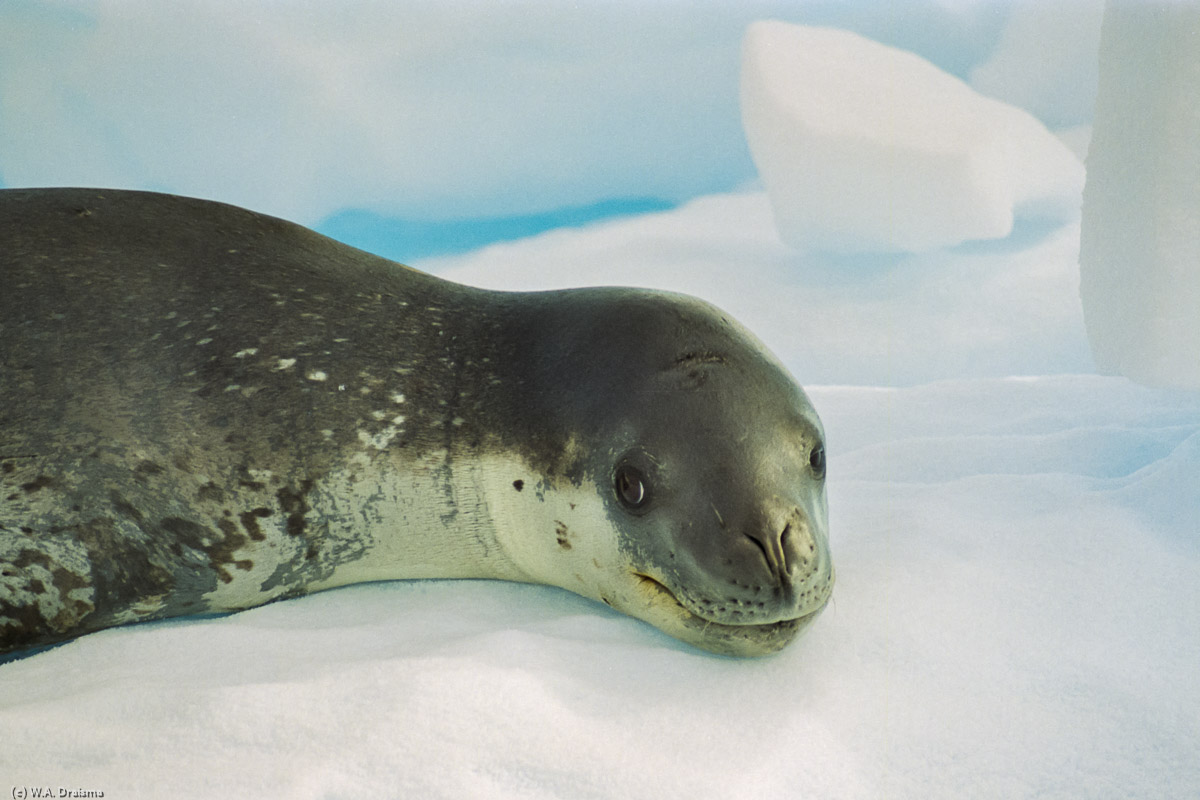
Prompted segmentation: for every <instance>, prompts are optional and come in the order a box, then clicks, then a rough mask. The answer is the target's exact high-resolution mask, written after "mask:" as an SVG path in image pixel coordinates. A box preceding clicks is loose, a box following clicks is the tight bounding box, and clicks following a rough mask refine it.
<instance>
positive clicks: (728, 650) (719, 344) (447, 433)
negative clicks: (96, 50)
mask: <svg viewBox="0 0 1200 800" xmlns="http://www.w3.org/2000/svg"><path fill="white" fill-rule="evenodd" d="M0 280H2V285H3V292H2V293H0V651H2V652H9V653H11V652H15V651H21V650H25V649H28V648H35V647H38V646H42V645H48V644H51V643H55V642H60V641H64V640H67V639H70V638H73V637H76V636H79V635H81V634H85V633H88V632H91V631H96V630H99V629H102V628H107V627H110V626H115V625H122V624H126V623H131V622H137V621H140V620H153V619H162V618H167V617H177V616H183V615H189V614H197V613H212V612H230V611H235V610H238V609H245V608H249V607H253V606H258V605H261V604H263V603H267V602H269V601H273V600H278V599H281V598H288V597H294V596H297V595H303V594H306V593H309V592H315V591H319V590H322V589H327V588H331V587H336V586H340V585H344V584H350V583H356V582H362V581H374V580H383V579H404V578H491V579H502V580H510V581H526V582H534V583H544V584H550V585H553V586H559V587H563V588H565V589H568V590H570V591H573V592H577V593H578V594H581V595H584V596H585V597H589V598H593V599H595V600H597V601H599V602H603V603H607V604H608V605H610V606H612V607H613V608H615V609H617V610H619V611H621V612H624V613H626V614H629V615H631V616H633V617H637V618H639V619H642V620H645V621H646V622H648V623H650V624H652V625H654V626H657V627H658V628H660V629H661V630H663V631H665V632H666V633H668V634H670V635H672V636H675V637H677V638H679V639H681V640H683V641H685V642H688V643H690V644H692V645H694V646H696V647H698V648H702V649H704V650H708V651H712V652H715V653H721V654H729V655H737V656H757V655H763V654H766V653H770V652H774V651H777V650H779V649H780V648H782V647H783V646H784V645H786V644H787V643H788V642H789V641H791V640H792V639H793V638H794V637H795V636H796V635H797V634H798V633H799V632H800V631H801V630H802V629H804V628H805V627H806V626H807V625H808V624H809V622H811V621H812V619H813V618H814V617H815V616H816V615H817V613H818V612H819V611H820V610H821V609H822V608H823V607H824V605H825V604H826V601H827V600H828V598H829V596H830V592H831V589H832V585H833V575H834V573H833V567H832V563H831V560H830V554H829V544H828V533H827V521H826V520H827V511H826V500H825V485H824V484H825V449H824V432H823V429H822V426H821V422H820V419H819V418H818V416H817V413H816V412H815V411H814V410H813V407H812V405H811V404H810V403H809V400H808V398H807V397H806V395H805V393H804V392H803V390H802V389H801V388H800V387H799V386H798V385H797V383H796V381H795V380H794V379H793V378H792V377H791V376H790V375H789V374H788V372H787V370H786V369H785V368H784V367H783V366H782V365H781V364H780V363H779V362H778V361H777V360H776V359H775V358H774V357H773V356H772V355H771V354H769V353H768V352H767V350H766V349H765V347H764V346H763V345H762V344H761V343H760V342H759V341H758V340H757V339H755V338H754V337H753V336H752V335H751V334H749V333H748V332H747V331H746V330H745V329H743V328H742V327H741V326H740V325H738V324H737V323H736V322H734V321H733V320H732V319H731V318H730V317H728V316H727V315H726V314H724V313H723V312H721V311H720V310H718V309H716V308H714V307H713V306H711V305H709V304H707V303H704V302H702V301H700V300H697V299H695V298H691V297H687V296H684V295H678V294H670V293H665V292H657V291H647V290H641V289H628V288H612V287H609V288H590V289H574V290H566V291H552V292H494V291H486V290H482V289H477V288H472V287H468V286H464V285H459V284H455V283H451V282H448V281H445V280H441V279H439V278H436V277H434V276H431V275H428V274H425V273H422V272H419V271H417V270H414V269H411V268H409V267H406V266H403V265H400V264H397V263H395V262H391V261H388V260H385V259H382V258H379V257H376V256H373V255H370V254H368V253H366V252H363V251H361V250H357V249H355V248H352V247H349V246H346V245H343V244H340V243H338V242H335V241H333V240H331V239H328V238H325V237H323V236H321V235H319V234H317V233H314V232H313V231H310V230H308V229H306V228H303V227H300V226H298V225H295V224H292V223H289V222H285V221H283V220H279V219H275V218H272V217H268V216H264V215H261V214H256V213H253V212H250V211H246V210H243V209H240V208H236V207H233V206H229V205H224V204H220V203H215V202H209V201H203V200H196V199H188V198H183V197H177V196H171V195H163V194H154V193H146V192H130V191H115V190H114V191H108V190H96V189H6V190H3V191H0Z"/></svg>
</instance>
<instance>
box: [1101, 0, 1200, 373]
mask: <svg viewBox="0 0 1200 800" xmlns="http://www.w3.org/2000/svg"><path fill="white" fill-rule="evenodd" d="M1198 43H1200V5H1197V4H1195V3H1142V2H1112V3H1109V5H1108V8H1107V10H1106V12H1105V18H1104V31H1103V38H1102V42H1101V48H1100V89H1099V95H1098V97H1097V100H1096V120H1095V124H1094V127H1093V132H1092V143H1091V149H1090V150H1089V153H1088V161H1087V164H1088V180H1087V187H1086V189H1085V191H1084V205H1083V228H1082V244H1081V250H1080V271H1081V285H1080V290H1081V294H1082V298H1083V309H1084V314H1085V317H1086V320H1087V332H1088V338H1089V340H1090V341H1091V345H1092V351H1093V353H1094V354H1095V357H1096V363H1097V364H1098V366H1099V367H1100V368H1101V369H1102V370H1103V371H1106V372H1112V373H1119V374H1123V375H1128V376H1129V377H1131V378H1134V379H1135V380H1138V381H1142V382H1145V383H1148V384H1152V385H1159V386H1177V387H1186V388H1191V389H1200V105H1197V103H1196V97H1197V92H1200V46H1197V44H1198Z"/></svg>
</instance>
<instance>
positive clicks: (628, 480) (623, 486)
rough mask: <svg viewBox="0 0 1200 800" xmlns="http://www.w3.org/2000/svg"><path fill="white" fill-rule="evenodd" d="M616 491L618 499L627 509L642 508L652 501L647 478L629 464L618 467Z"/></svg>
mask: <svg viewBox="0 0 1200 800" xmlns="http://www.w3.org/2000/svg"><path fill="white" fill-rule="evenodd" d="M616 489H617V497H618V498H619V499H620V500H621V502H622V503H624V504H625V507H626V508H641V507H642V506H644V505H645V504H646V501H647V500H649V499H650V498H649V493H648V492H647V491H646V479H645V477H644V476H643V475H642V473H641V472H639V471H638V470H637V469H636V468H635V467H631V466H629V465H628V464H623V465H621V466H620V467H617V476H616Z"/></svg>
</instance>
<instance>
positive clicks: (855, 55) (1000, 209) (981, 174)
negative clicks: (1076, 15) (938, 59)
mask: <svg viewBox="0 0 1200 800" xmlns="http://www.w3.org/2000/svg"><path fill="white" fill-rule="evenodd" d="M741 98H742V123H743V126H744V127H745V129H746V139H747V141H748V142H749V144H750V152H751V154H752V155H753V157H754V163H755V164H756V165H757V166H758V172H759V175H760V176H761V177H762V180H763V183H764V184H765V185H766V188H767V192H768V194H769V195H770V198H771V203H772V205H773V207H774V210H775V220H776V223H777V225H778V227H779V232H780V235H781V236H782V238H783V239H784V241H786V242H788V243H789V244H791V245H792V246H794V247H797V248H800V249H805V250H833V251H839V252H863V251H866V252H892V251H911V252H920V251H928V250H934V249H937V248H941V247H947V246H952V245H957V244H960V243H962V242H965V241H969V240H973V239H998V238H1003V237H1006V236H1008V235H1009V234H1010V233H1011V232H1012V228H1013V221H1014V219H1015V218H1017V217H1018V216H1037V215H1049V216H1055V217H1059V218H1064V217H1068V216H1070V215H1072V214H1074V213H1075V211H1076V210H1077V209H1078V204H1079V193H1080V191H1081V190H1082V187H1083V178H1084V173H1083V165H1082V164H1081V163H1080V162H1079V160H1078V159H1077V158H1076V157H1075V156H1074V154H1072V153H1071V152H1070V150H1069V149H1068V148H1067V147H1066V146H1065V145H1063V143H1062V142H1060V141H1059V140H1058V139H1057V138H1055V137H1054V136H1053V135H1052V134H1051V133H1050V132H1049V131H1047V130H1046V128H1045V126H1044V125H1042V123H1040V122H1039V121H1038V120H1037V119H1036V118H1035V117H1033V116H1032V115H1031V114H1030V113H1029V112H1027V111H1024V110H1022V109H1019V108H1016V107H1015V106H1011V105H1008V104H1006V103H1002V102H1000V101H998V100H994V99H991V98H988V97H984V96H982V95H979V94H977V93H976V92H975V91H974V90H973V89H971V87H970V86H968V85H967V84H965V83H964V82H963V81H961V80H959V79H958V78H956V77H954V76H952V75H950V74H948V73H946V72H943V71H942V70H940V69H938V68H937V67H935V66H934V65H933V64H931V63H930V62H928V61H926V60H925V59H922V58H920V57H919V56H917V55H915V54H913V53H911V52H908V51H904V50H899V49H896V48H893V47H887V46H885V45H882V44H879V43H877V42H873V41H871V40H869V39H866V38H864V37H862V36H859V35H857V34H855V33H851V32H849V31H844V30H835V29H832V28H818V27H812V26H805V25H793V24H790V23H786V22H779V21H762V22H755V23H754V24H752V25H751V26H750V27H749V28H748V29H747V31H746V37H745V41H744V43H743V46H742V78H741Z"/></svg>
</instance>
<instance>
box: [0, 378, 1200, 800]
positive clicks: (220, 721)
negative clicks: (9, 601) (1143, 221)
mask: <svg viewBox="0 0 1200 800" xmlns="http://www.w3.org/2000/svg"><path fill="white" fill-rule="evenodd" d="M810 394H811V396H812V398H813V401H814V403H815V404H816V406H817V407H818V408H819V409H820V411H821V413H822V415H823V417H824V420H825V423H826V427H827V429H828V431H829V437H830V440H829V441H830V445H829V446H830V461H829V463H830V514H831V517H830V523H831V531H832V538H833V547H834V557H835V558H836V559H837V564H838V586H837V590H836V592H835V595H834V602H833V604H832V605H831V606H830V607H829V608H828V609H827V610H826V612H825V613H824V614H823V615H822V617H821V618H820V619H819V620H818V621H817V622H816V624H815V625H814V626H813V629H812V630H811V631H810V632H809V633H808V634H806V636H805V637H804V638H802V639H801V640H800V641H799V642H797V643H796V645H795V646H793V647H791V648H789V649H788V650H787V651H785V652H784V653H782V654H781V655H779V656H778V657H775V658H771V659H766V660H762V661H738V660H733V659H727V658H720V657H715V656H710V655H706V654H703V653H700V652H697V651H695V650H692V649H689V648H688V647H687V646H686V645H683V644H680V643H679V642H676V641H674V640H672V639H669V638H667V637H666V636H664V635H662V634H660V633H659V632H658V631H655V630H654V629H652V628H650V627H649V626H647V625H645V624H643V623H640V622H638V621H636V620H633V619H630V618H627V617H623V616H620V615H618V614H616V613H614V612H612V611H610V610H608V609H607V608H605V607H604V606H602V605H599V604H596V603H591V602H588V601H586V600H583V599H581V598H578V597H575V596H573V595H570V594H567V593H566V592H563V591H559V590H554V589H550V588H546V587H533V586H520V585H515V584H503V583H494V582H485V581H458V582H453V581H444V582H437V581H432V582H420V581H418V582H407V583H391V584H374V585H365V586H357V587H349V588H346V589H339V590H335V591H331V592H325V593H322V594H319V595H315V596H312V597H308V598H304V599H300V600H295V601H288V602H283V603H278V604H275V605H271V606H267V607H264V608H259V609H254V610H251V611H248V612H245V613H242V614H237V615H234V616H230V617H226V618H222V619H210V620H194V621H177V622H168V623H159V624H153V625H143V626H137V627H133V628H127V629H120V630H110V631H104V632H101V633H97V634H94V635H92V636H87V637H85V638H83V639H81V640H78V641H76V642H74V643H70V644H67V645H65V646H63V647H60V648H57V649H54V650H51V651H48V652H44V653H41V654H39V655H36V656H33V657H31V658H28V659H25V660H22V661H17V662H12V663H8V664H2V665H0V740H2V741H3V742H4V746H3V747H2V748H0V780H3V781H4V782H5V785H4V787H3V791H4V792H5V794H6V795H7V794H8V792H9V787H10V786H11V785H16V786H51V787H58V786H67V787H72V788H82V789H88V790H99V791H103V792H105V796H106V797H120V798H158V797H166V796H170V797H178V798H212V797H248V796H254V797H289V798H296V800H307V799H308V798H314V799H315V798H324V799H326V800H330V799H333V798H351V797H422V798H453V799H454V800H459V799H460V798H464V797H479V798H484V797H486V798H489V799H490V798H535V799H538V798H564V799H567V798H569V800H578V798H591V799H593V800H595V799H597V798H655V800H675V799H676V798H679V799H681V800H682V799H685V798H686V799H687V800H693V799H694V798H698V797H704V798H708V797H728V798H754V797H781V798H782V797H821V798H847V799H848V800H859V799H860V798H861V799H862V800H876V799H877V798H880V797H888V798H899V799H903V798H914V800H915V798H921V800H941V798H946V799H947V800H949V799H950V798H953V799H954V800H960V798H964V797H970V798H974V799H977V800H989V799H990V798H997V799H999V798H1003V800H1008V799H1009V798H1013V797H1071V798H1090V797H1094V798H1100V797H1180V798H1182V797H1195V796H1197V795H1198V793H1200V764H1198V763H1197V761H1196V758H1195V754H1196V752H1197V751H1198V749H1200V713H1198V712H1200V683H1197V681H1195V680H1194V675H1195V665H1196V664H1197V663H1200V584H1197V582H1196V580H1195V575H1196V574H1197V572H1198V571H1200V548H1198V546H1197V542H1196V536H1195V533H1196V531H1195V509H1196V507H1197V504H1198V503H1200V487H1198V486H1197V482H1196V480H1195V464H1196V458H1197V457H1198V456H1200V401H1198V400H1197V399H1196V398H1195V397H1194V396H1188V395H1182V396H1172V395H1170V394H1167V393H1162V392H1156V391H1152V390H1149V389H1143V388H1140V387H1137V386H1135V385H1133V384H1130V383H1129V382H1127V381H1125V380H1124V379H1118V378H1102V377H1058V378H1041V379H1036V380H988V381H957V382H944V383H938V384H932V385H928V386H923V387H918V388H912V389H874V388H853V387H841V388H839V387H829V388H822V387H810Z"/></svg>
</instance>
